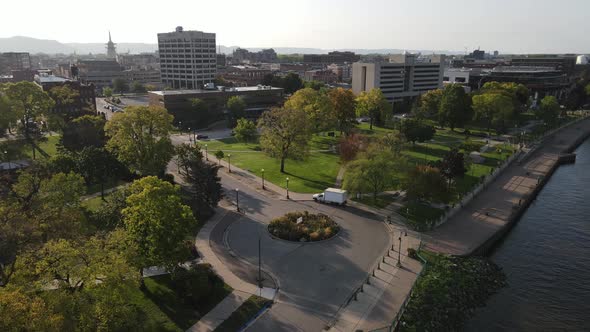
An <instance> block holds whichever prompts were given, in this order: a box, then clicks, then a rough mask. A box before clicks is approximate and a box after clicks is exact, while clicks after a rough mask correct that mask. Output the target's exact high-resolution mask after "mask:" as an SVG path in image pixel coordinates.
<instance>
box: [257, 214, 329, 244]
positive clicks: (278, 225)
mask: <svg viewBox="0 0 590 332" xmlns="http://www.w3.org/2000/svg"><path fill="white" fill-rule="evenodd" d="M268 231H269V232H270V234H272V235H273V236H276V237H278V238H279V239H283V240H287V241H297V242H316V241H322V240H327V239H329V238H331V237H333V236H335V235H336V234H337V233H338V231H340V226H338V224H337V223H336V222H335V221H334V220H332V219H331V218H330V217H328V216H327V215H325V214H321V213H320V214H311V213H309V212H307V211H305V212H290V213H287V214H286V215H284V216H282V217H279V218H276V219H274V220H273V221H271V222H270V224H269V225H268Z"/></svg>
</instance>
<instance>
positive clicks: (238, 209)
mask: <svg viewBox="0 0 590 332" xmlns="http://www.w3.org/2000/svg"><path fill="white" fill-rule="evenodd" d="M236 211H238V212H240V189H238V188H236ZM400 239H401V238H400Z"/></svg>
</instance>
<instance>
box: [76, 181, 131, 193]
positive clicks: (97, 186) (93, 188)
mask: <svg viewBox="0 0 590 332" xmlns="http://www.w3.org/2000/svg"><path fill="white" fill-rule="evenodd" d="M126 183H127V181H123V180H111V181H109V182H107V183H105V184H104V190H105V191H106V190H108V189H111V188H115V187H118V186H120V185H123V184H126ZM99 192H100V184H91V185H89V186H88V188H87V189H86V195H92V194H96V193H99Z"/></svg>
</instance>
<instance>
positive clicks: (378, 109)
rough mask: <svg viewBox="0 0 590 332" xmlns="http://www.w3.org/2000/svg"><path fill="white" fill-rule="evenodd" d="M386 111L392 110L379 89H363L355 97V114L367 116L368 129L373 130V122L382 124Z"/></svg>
mask: <svg viewBox="0 0 590 332" xmlns="http://www.w3.org/2000/svg"><path fill="white" fill-rule="evenodd" d="M388 112H389V113H391V112H392V106H391V104H390V103H389V102H388V101H387V99H385V96H383V92H381V89H377V88H375V89H371V90H370V91H363V92H361V93H360V95H359V96H358V97H357V98H356V116H358V117H363V116H368V117H369V119H370V123H369V129H370V130H373V123H377V124H382V123H383V121H384V120H385V118H386V115H387V113H388Z"/></svg>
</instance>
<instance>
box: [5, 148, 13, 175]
mask: <svg viewBox="0 0 590 332" xmlns="http://www.w3.org/2000/svg"><path fill="white" fill-rule="evenodd" d="M4 159H6V161H7V162H8V170H9V171H10V170H11V169H12V165H10V159H9V158H8V150H4Z"/></svg>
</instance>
